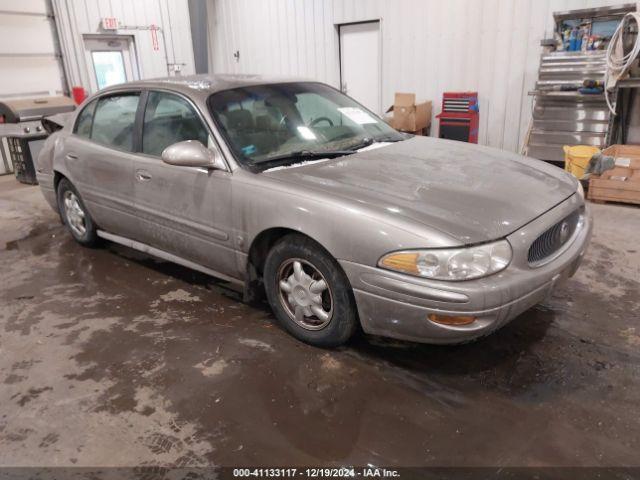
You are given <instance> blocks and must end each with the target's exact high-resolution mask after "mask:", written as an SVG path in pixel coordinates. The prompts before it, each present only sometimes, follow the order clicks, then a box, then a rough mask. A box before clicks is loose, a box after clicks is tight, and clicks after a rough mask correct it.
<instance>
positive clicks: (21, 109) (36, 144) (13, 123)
mask: <svg viewBox="0 0 640 480" xmlns="http://www.w3.org/2000/svg"><path fill="white" fill-rule="evenodd" d="M75 107H76V106H75V104H74V103H73V100H71V99H70V98H69V97H63V96H55V97H44V98H29V99H16V100H1V101H0V138H5V139H6V141H3V142H2V144H1V145H0V146H1V148H0V162H2V163H4V167H5V168H4V169H5V171H9V172H10V171H11V169H12V168H13V170H14V172H15V175H16V178H17V179H18V181H20V182H22V183H29V184H32V185H35V184H36V183H38V182H37V180H36V172H35V167H34V163H33V162H34V160H35V158H36V157H37V156H38V153H39V152H40V149H41V148H42V144H43V143H44V140H45V139H46V138H47V136H48V135H49V134H48V133H47V131H46V130H45V129H44V128H43V126H42V118H43V117H46V116H49V115H55V114H57V113H65V112H71V111H73V110H74V109H75Z"/></svg>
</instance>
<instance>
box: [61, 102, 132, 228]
mask: <svg viewBox="0 0 640 480" xmlns="http://www.w3.org/2000/svg"><path fill="white" fill-rule="evenodd" d="M139 100H140V92H119V93H113V94H108V95H104V96H102V97H99V98H97V99H96V100H94V101H92V102H91V103H89V104H88V105H87V106H86V107H85V108H84V109H83V111H82V112H81V113H80V115H79V116H78V118H77V121H76V124H75V125H74V131H73V134H72V135H70V136H69V137H68V138H67V139H66V141H65V157H64V162H65V165H66V167H67V171H68V173H69V176H70V177H71V178H70V180H71V182H72V183H73V184H74V185H75V187H76V188H77V189H78V191H79V192H80V195H81V196H82V199H83V201H84V203H85V205H86V206H87V208H88V210H89V212H90V213H91V216H92V217H93V219H94V220H95V222H96V224H97V225H98V226H99V228H100V229H102V230H106V231H109V232H113V233H116V234H119V235H124V236H127V237H130V236H133V235H134V234H135V231H136V229H137V222H136V220H135V211H134V204H133V161H134V159H135V154H134V153H133V150H134V146H135V145H134V144H135V142H134V127H135V119H136V112H137V109H138V104H139Z"/></svg>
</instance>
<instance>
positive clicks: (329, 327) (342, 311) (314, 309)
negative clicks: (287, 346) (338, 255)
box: [264, 234, 358, 347]
mask: <svg viewBox="0 0 640 480" xmlns="http://www.w3.org/2000/svg"><path fill="white" fill-rule="evenodd" d="M264 284H265V288H266V291H267V298H268V300H269V304H270V305H271V308H272V309H273V312H274V314H275V316H276V318H277V319H278V321H279V322H280V324H281V325H282V326H283V327H284V328H285V329H286V330H287V331H288V332H289V333H291V334H292V335H293V336H294V337H296V338H298V339H299V340H302V341H303V342H306V343H309V344H311V345H315V346H318V347H335V346H338V345H341V344H343V343H345V342H346V341H347V340H349V338H350V337H351V336H352V335H353V333H354V332H355V330H356V326H357V324H358V318H357V313H356V305H355V300H354V298H353V293H352V292H351V286H350V285H349V281H348V279H347V277H346V275H345V274H344V272H343V271H342V269H341V268H340V266H339V265H338V262H336V260H335V259H333V258H332V257H331V256H330V255H329V254H328V253H326V252H325V251H324V250H323V249H322V248H321V247H320V246H318V245H317V244H316V243H315V242H313V241H312V240H310V239H308V238H306V237H304V236H302V235H297V234H292V235H288V236H286V237H284V238H283V239H282V240H280V241H279V242H278V243H277V244H276V245H275V246H274V247H273V248H272V249H271V251H270V252H269V254H268V256H267V260H266V263H265V268H264Z"/></svg>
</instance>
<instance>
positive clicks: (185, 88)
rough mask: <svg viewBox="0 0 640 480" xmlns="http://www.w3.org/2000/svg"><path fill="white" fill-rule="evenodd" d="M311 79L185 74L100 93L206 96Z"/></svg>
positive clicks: (114, 87)
mask: <svg viewBox="0 0 640 480" xmlns="http://www.w3.org/2000/svg"><path fill="white" fill-rule="evenodd" d="M305 81H310V80H306V79H302V78H295V77H278V76H267V75H247V74H245V75H240V74H220V75H209V74H203V75H185V76H175V77H165V78H155V79H148V80H136V81H133V82H127V83H121V84H119V85H114V86H112V87H107V88H105V89H103V90H100V92H99V93H100V94H103V93H107V92H110V91H114V92H115V91H120V90H131V89H135V88H149V89H153V88H159V89H168V90H174V91H176V92H180V93H183V94H185V95H187V96H189V97H200V98H203V99H204V98H206V97H208V96H209V95H211V94H212V93H215V92H219V91H222V90H230V89H233V88H239V87H248V86H254V85H267V84H274V83H291V82H305Z"/></svg>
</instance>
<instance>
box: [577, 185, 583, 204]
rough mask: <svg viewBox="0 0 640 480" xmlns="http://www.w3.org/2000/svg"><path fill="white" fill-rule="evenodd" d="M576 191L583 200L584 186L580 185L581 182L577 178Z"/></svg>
mask: <svg viewBox="0 0 640 480" xmlns="http://www.w3.org/2000/svg"><path fill="white" fill-rule="evenodd" d="M577 193H578V195H580V198H582V200H584V187H583V186H582V182H581V181H580V180H578V190H577Z"/></svg>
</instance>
